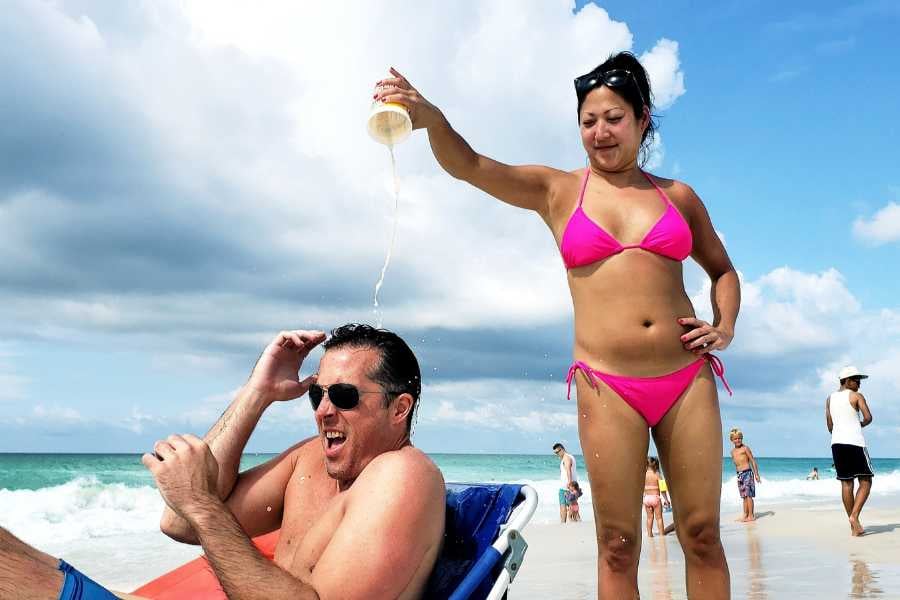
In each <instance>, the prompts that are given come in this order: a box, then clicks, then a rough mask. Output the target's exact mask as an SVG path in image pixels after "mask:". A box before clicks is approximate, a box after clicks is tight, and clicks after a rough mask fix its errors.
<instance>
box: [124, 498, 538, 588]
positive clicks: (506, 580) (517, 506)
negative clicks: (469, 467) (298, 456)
mask: <svg viewBox="0 0 900 600" xmlns="http://www.w3.org/2000/svg"><path fill="white" fill-rule="evenodd" d="M536 508H537V492H535V491H534V489H532V488H530V487H528V486H527V485H509V484H462V483H448V484H447V511H446V531H445V538H444V546H443V548H442V550H441V555H440V556H439V557H438V561H437V564H436V565H435V568H434V571H432V574H431V578H430V579H429V581H428V587H427V592H426V593H425V595H424V597H425V598H427V599H428V600H486V599H490V600H499V599H500V598H504V597H505V595H506V590H507V588H509V584H510V583H511V582H512V580H513V579H514V578H515V576H516V573H517V572H518V570H519V567H520V566H521V565H522V559H523V557H524V556H525V549H526V548H527V547H528V545H527V544H526V543H525V540H524V539H523V538H522V536H521V533H520V532H521V530H522V528H523V527H524V526H525V524H526V523H528V521H529V520H530V519H531V516H532V515H533V514H534V511H535V509H536ZM278 534H279V532H278V531H273V532H272V533H268V534H266V535H262V536H259V537H256V538H254V540H253V543H254V544H256V547H257V548H258V549H259V551H260V552H261V553H262V554H263V556H265V557H267V558H269V559H270V560H271V559H272V558H273V557H274V554H275V545H276V543H277V542H278ZM133 593H134V594H135V595H137V596H139V597H141V598H149V599H152V600H184V599H186V598H190V599H192V600H207V599H209V600H213V599H215V600H218V599H221V598H222V597H223V596H224V593H223V592H222V588H221V587H219V580H218V579H217V578H216V576H215V573H213V570H212V567H210V565H209V563H208V562H207V561H206V558H204V557H202V556H201V557H200V558H197V559H195V560H192V561H191V562H189V563H187V564H185V565H182V566H181V567H178V568H177V569H175V570H173V571H170V572H169V573H166V574H165V575H163V576H161V577H158V578H157V579H154V580H153V581H151V582H149V583H147V584H145V585H143V586H141V587H140V588H138V589H137V590H135V591H134V592H133Z"/></svg>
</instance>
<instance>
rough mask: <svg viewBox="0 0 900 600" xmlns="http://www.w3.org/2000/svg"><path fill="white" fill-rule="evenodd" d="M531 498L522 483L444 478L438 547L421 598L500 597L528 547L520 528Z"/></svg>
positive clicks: (485, 599) (472, 599)
mask: <svg viewBox="0 0 900 600" xmlns="http://www.w3.org/2000/svg"><path fill="white" fill-rule="evenodd" d="M537 503H538V498H537V492H536V491H535V490H534V489H533V488H531V487H529V486H527V485H511V484H465V483H448V484H447V516H446V520H447V523H446V530H445V534H444V547H443V549H442V550H441V555H440V556H439V557H438V561H437V564H436V565H435V567H434V571H432V573H431V578H430V579H429V581H428V587H427V588H426V592H425V596H424V597H425V598H428V599H429V600H431V599H438V600H445V599H446V600H499V599H500V598H505V597H506V591H507V589H508V588H509V585H510V583H512V581H513V579H514V578H515V576H516V574H517V573H518V571H519V568H520V567H521V566H522V560H523V559H524V557H525V551H526V549H527V548H528V544H526V543H525V539H524V538H523V537H522V534H521V531H522V528H524V527H525V525H526V524H527V523H528V521H530V520H531V517H532V515H534V511H535V509H537Z"/></svg>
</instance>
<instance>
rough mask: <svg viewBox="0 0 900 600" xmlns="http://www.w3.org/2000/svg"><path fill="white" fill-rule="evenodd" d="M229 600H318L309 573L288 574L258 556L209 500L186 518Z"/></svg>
mask: <svg viewBox="0 0 900 600" xmlns="http://www.w3.org/2000/svg"><path fill="white" fill-rule="evenodd" d="M188 519H189V522H190V525H191V528H192V529H193V530H194V531H196V532H197V535H198V537H199V538H200V543H201V544H202V545H203V551H204V552H205V553H206V558H207V560H208V561H209V564H210V565H212V568H213V570H214V571H215V573H216V577H218V579H219V583H221V584H222V589H223V590H225V593H226V595H227V596H228V598H230V599H231V600H257V599H258V600H279V599H282V598H283V599H285V600H287V599H291V600H319V598H321V596H319V594H318V593H317V592H316V590H315V588H313V587H312V585H311V583H310V576H311V573H310V572H309V571H305V572H297V571H298V570H297V569H296V568H295V569H294V572H293V573H288V572H287V571H285V570H284V569H282V568H281V567H279V566H278V565H276V564H275V563H274V562H272V561H270V560H269V559H267V558H266V557H264V556H263V555H262V554H260V553H259V550H257V548H256V546H254V545H253V542H251V541H250V538H249V537H247V534H246V533H244V530H243V529H242V528H241V526H240V524H239V523H238V521H237V519H236V518H235V517H234V515H233V514H231V511H229V510H228V508H227V507H226V506H225V505H223V504H222V502H221V500H218V499H217V498H215V497H210V498H209V499H208V500H207V501H205V502H203V503H202V504H200V505H199V506H198V507H196V508H194V509H192V511H191V513H190V514H189V515H188Z"/></svg>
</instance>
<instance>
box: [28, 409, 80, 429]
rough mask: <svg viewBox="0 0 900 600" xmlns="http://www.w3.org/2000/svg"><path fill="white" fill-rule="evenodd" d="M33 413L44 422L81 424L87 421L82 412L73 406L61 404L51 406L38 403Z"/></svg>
mask: <svg viewBox="0 0 900 600" xmlns="http://www.w3.org/2000/svg"><path fill="white" fill-rule="evenodd" d="M31 414H32V416H33V417H34V418H35V419H37V420H39V421H40V422H42V423H64V424H81V423H84V422H85V421H86V419H85V418H84V417H83V416H81V413H80V412H78V411H77V410H75V409H74V408H72V407H71V406H61V405H59V404H52V405H50V406H44V405H43V404H38V405H36V406H35V407H34V408H33V409H32V410H31Z"/></svg>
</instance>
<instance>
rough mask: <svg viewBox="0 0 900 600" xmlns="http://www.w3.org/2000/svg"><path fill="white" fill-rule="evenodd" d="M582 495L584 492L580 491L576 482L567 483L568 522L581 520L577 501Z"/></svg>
mask: <svg viewBox="0 0 900 600" xmlns="http://www.w3.org/2000/svg"><path fill="white" fill-rule="evenodd" d="M582 494H584V492H582V491H581V487H580V486H579V485H578V482H577V481H572V482H570V483H569V489H568V491H567V492H566V504H567V505H568V510H569V520H570V521H580V520H581V509H580V508H579V507H578V499H579V498H581V495H582Z"/></svg>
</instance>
